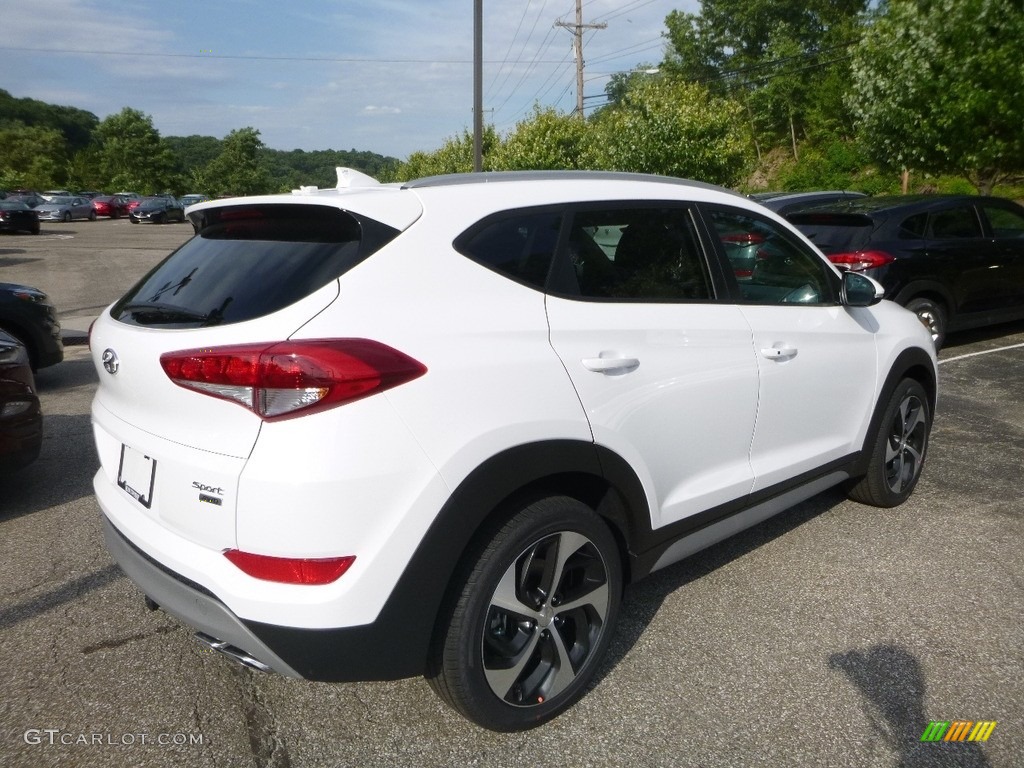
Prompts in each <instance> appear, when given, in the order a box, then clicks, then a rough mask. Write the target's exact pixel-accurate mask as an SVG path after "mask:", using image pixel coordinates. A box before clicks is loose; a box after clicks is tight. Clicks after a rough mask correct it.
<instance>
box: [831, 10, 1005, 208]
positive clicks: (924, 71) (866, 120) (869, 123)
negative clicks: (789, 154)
mask: <svg viewBox="0 0 1024 768" xmlns="http://www.w3.org/2000/svg"><path fill="white" fill-rule="evenodd" d="M1022 40H1024V9H1022V7H1021V4H1020V0H891V2H889V3H888V4H887V6H885V12H884V13H883V14H882V15H881V16H880V17H879V18H878V19H877V20H876V22H875V23H874V24H873V25H872V26H871V28H870V29H869V30H868V31H867V33H866V34H865V37H864V39H863V41H862V43H861V44H860V45H859V46H858V48H857V50H856V52H855V57H854V63H853V92H852V95H851V106H852V108H853V111H854V113H855V115H856V119H857V121H858V126H859V128H860V132H861V135H862V138H863V141H864V142H865V144H866V146H867V147H868V150H869V152H870V153H871V154H872V155H873V156H874V157H875V158H876V159H877V160H878V161H879V162H880V163H882V164H884V165H886V166H888V167H890V168H896V169H900V168H902V169H908V168H916V169H919V170H922V171H926V172H933V173H959V174H961V175H963V176H965V177H966V178H968V179H970V180H971V182H972V183H973V184H974V185H975V186H976V187H977V189H978V191H979V192H981V193H982V194H991V192H992V188H993V187H994V186H995V185H996V184H997V183H999V182H1001V181H1003V180H1006V179H1008V178H1011V177H1013V176H1014V175H1017V174H1020V173H1021V172H1022V171H1024V55H1022V54H1021V41H1022Z"/></svg>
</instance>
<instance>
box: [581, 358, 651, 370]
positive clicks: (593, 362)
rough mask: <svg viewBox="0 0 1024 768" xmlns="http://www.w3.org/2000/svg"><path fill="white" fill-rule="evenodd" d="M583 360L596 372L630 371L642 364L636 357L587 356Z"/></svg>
mask: <svg viewBox="0 0 1024 768" xmlns="http://www.w3.org/2000/svg"><path fill="white" fill-rule="evenodd" d="M581 362H582V363H583V367H584V368H586V369H587V370H588V371H594V372H595V373H628V372H629V371H632V370H635V369H636V368H638V367H639V366H640V361H639V360H637V359H636V358H635V357H585V358H583V360H582V361H581Z"/></svg>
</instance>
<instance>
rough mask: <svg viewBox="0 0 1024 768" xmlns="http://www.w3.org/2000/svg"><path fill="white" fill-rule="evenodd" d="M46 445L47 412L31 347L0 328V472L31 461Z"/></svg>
mask: <svg viewBox="0 0 1024 768" xmlns="http://www.w3.org/2000/svg"><path fill="white" fill-rule="evenodd" d="M42 445H43V414H42V411H41V410H40V408H39V396H38V395H37V394H36V385H35V377H34V376H33V375H32V367H31V366H30V365H29V359H28V350H26V349H25V347H24V345H22V344H21V342H19V341H18V340H17V339H16V338H14V337H13V336H11V335H10V334H8V333H5V332H4V331H2V330H0V473H3V472H7V471H10V470H14V469H21V468H22V467H25V466H27V465H29V464H31V463H32V462H33V461H35V460H36V458H38V456H39V451H40V449H41V448H42Z"/></svg>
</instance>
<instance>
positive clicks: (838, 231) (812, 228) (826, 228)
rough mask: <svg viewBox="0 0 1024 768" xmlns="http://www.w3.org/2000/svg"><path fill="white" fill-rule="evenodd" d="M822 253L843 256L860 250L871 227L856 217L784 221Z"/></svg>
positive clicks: (824, 215)
mask: <svg viewBox="0 0 1024 768" xmlns="http://www.w3.org/2000/svg"><path fill="white" fill-rule="evenodd" d="M787 218H788V219H789V221H790V222H791V223H792V224H793V225H794V226H796V228H797V229H799V230H800V231H801V232H803V233H804V235H805V236H806V237H807V239H808V240H810V241H811V242H812V243H814V244H815V245H816V246H818V247H819V248H820V249H821V250H822V251H824V252H825V253H845V252H847V251H857V250H860V249H862V248H863V247H864V245H865V244H866V243H867V241H868V239H869V238H870V237H871V233H872V231H873V230H874V228H875V223H874V222H873V221H872V220H871V218H870V217H869V216H865V215H864V214H860V213H794V214H791V215H790V216H788V217H787Z"/></svg>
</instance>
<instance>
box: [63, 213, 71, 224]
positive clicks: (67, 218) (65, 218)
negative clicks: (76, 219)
mask: <svg viewBox="0 0 1024 768" xmlns="http://www.w3.org/2000/svg"><path fill="white" fill-rule="evenodd" d="M70 221H71V211H67V212H65V214H64V223H65V224H67V223H69V222H70Z"/></svg>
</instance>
